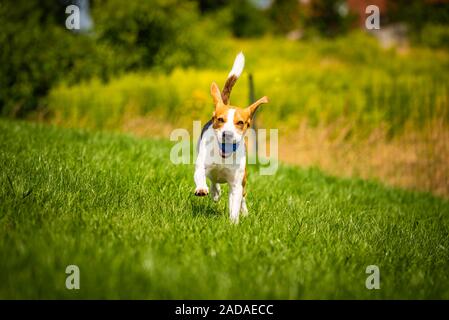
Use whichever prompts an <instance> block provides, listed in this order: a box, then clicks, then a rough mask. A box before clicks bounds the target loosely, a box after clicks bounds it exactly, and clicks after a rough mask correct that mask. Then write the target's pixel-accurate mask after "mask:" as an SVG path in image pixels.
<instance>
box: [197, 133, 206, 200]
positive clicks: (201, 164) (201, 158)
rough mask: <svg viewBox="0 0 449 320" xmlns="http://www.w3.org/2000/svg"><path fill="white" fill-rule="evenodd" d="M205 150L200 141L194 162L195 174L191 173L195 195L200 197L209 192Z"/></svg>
mask: <svg viewBox="0 0 449 320" xmlns="http://www.w3.org/2000/svg"><path fill="white" fill-rule="evenodd" d="M205 161H206V150H205V145H204V143H203V141H202V143H201V145H200V150H199V153H198V157H197V158H196V162H195V174H194V175H193V179H194V180H195V186H196V188H195V195H196V196H199V197H202V196H206V195H208V194H209V188H208V187H207V182H206V164H205Z"/></svg>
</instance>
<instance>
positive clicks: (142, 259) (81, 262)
mask: <svg viewBox="0 0 449 320" xmlns="http://www.w3.org/2000/svg"><path fill="white" fill-rule="evenodd" d="M0 136H1V139H0V166H1V170H0V172H1V173H0V181H1V189H0V298H13V299H15V298H149V299H153V298H199V299H203V298H235V299H240V298H275V299H278V298H283V299H297V298H370V299H371V298H372V299H379V298H400V299H402V298H419V299H421V298H445V299H449V203H448V202H447V201H445V200H442V199H439V198H436V197H433V196H431V195H429V194H419V193H411V192H407V191H402V190H398V189H393V188H387V187H384V186H382V185H380V184H377V183H373V182H367V181H363V180H356V179H337V178H333V177H330V176H326V175H324V174H322V173H320V172H319V171H318V170H312V169H311V170H304V169H300V168H294V167H288V166H281V167H280V169H279V170H278V172H277V174H276V175H275V176H259V175H257V172H256V170H254V169H253V170H252V172H251V175H250V179H249V189H248V191H249V196H248V205H249V210H250V214H249V216H248V217H247V218H244V219H242V221H241V223H240V224H239V225H237V226H235V225H231V224H230V223H229V219H228V216H227V214H226V213H225V212H226V201H225V200H224V199H221V201H220V203H219V204H213V203H212V202H211V201H210V200H209V199H204V198H195V197H194V196H193V189H194V186H193V179H192V174H193V166H175V165H172V164H171V163H170V161H169V150H170V146H171V145H170V143H169V142H167V141H164V140H160V141H157V140H147V139H138V138H134V137H131V136H126V135H119V134H111V133H109V134H107V133H92V132H85V131H80V130H72V129H61V128H55V127H48V126H41V125H37V124H29V123H25V122H12V121H6V120H0ZM225 196H226V195H225ZM70 264H76V265H78V266H79V268H80V272H81V283H80V284H81V288H80V290H71V291H70V290H67V289H66V288H65V279H66V274H65V268H66V266H67V265H70ZM372 264H374V265H378V266H379V268H380V272H381V289H380V290H367V289H366V288H365V279H366V277H367V274H365V268H366V266H368V265H372Z"/></svg>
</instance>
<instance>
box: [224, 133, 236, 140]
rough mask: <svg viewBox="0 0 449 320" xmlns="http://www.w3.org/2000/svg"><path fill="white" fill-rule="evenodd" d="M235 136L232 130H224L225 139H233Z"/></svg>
mask: <svg viewBox="0 0 449 320" xmlns="http://www.w3.org/2000/svg"><path fill="white" fill-rule="evenodd" d="M233 136H234V134H233V133H232V131H223V140H231V139H232V138H233Z"/></svg>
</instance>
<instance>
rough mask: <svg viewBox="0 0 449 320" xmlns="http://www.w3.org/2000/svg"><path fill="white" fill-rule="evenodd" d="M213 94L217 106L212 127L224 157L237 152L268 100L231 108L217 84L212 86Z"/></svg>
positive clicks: (262, 99)
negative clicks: (255, 116) (258, 110)
mask: <svg viewBox="0 0 449 320" xmlns="http://www.w3.org/2000/svg"><path fill="white" fill-rule="evenodd" d="M211 94H212V98H213V100H214V105H215V110H214V113H213V117H212V127H213V129H214V132H215V135H216V137H217V139H218V142H219V143H220V144H221V152H222V156H224V155H228V154H229V153H232V152H233V151H235V149H236V148H237V147H238V144H239V143H240V142H241V141H242V139H243V137H244V135H245V132H246V130H247V129H248V128H249V127H250V126H251V121H252V119H253V117H254V114H255V112H256V110H257V108H258V107H259V106H260V105H261V104H262V103H267V102H268V98H267V97H263V98H260V99H259V100H257V101H256V102H254V103H253V104H251V105H250V106H249V107H246V108H239V107H235V106H231V105H230V104H229V103H225V102H223V99H222V94H221V92H220V89H219V88H218V86H217V84H216V83H215V82H213V83H212V85H211ZM226 100H228V99H226Z"/></svg>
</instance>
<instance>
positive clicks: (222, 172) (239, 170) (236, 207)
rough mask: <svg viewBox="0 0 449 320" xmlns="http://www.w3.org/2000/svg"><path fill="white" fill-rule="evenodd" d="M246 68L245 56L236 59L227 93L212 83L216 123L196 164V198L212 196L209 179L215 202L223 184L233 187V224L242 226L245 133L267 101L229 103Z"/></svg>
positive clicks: (207, 133)
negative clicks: (240, 221)
mask: <svg viewBox="0 0 449 320" xmlns="http://www.w3.org/2000/svg"><path fill="white" fill-rule="evenodd" d="M244 64H245V57H244V56H243V53H241V52H240V53H239V54H238V55H237V57H236V58H235V61H234V65H233V67H232V70H231V72H230V73H229V75H228V78H227V80H226V83H225V85H224V88H223V90H222V91H221V92H220V89H219V88H218V86H217V84H216V83H215V82H212V85H211V89H210V90H211V95H212V98H213V102H214V108H215V109H214V112H213V114H212V119H211V120H209V122H207V123H206V125H205V126H204V127H203V129H202V132H201V136H200V139H199V141H198V146H197V150H198V156H197V159H196V162H195V174H194V180H195V185H196V189H195V195H196V196H199V197H201V196H206V195H208V194H209V188H208V186H207V182H206V177H207V178H209V180H210V194H211V197H212V199H213V200H214V201H218V200H219V199H220V193H221V191H220V184H223V183H227V184H228V185H229V203H228V207H229V216H230V219H231V222H233V223H238V222H239V215H240V213H241V214H242V215H245V216H246V215H247V214H248V208H247V206H246V200H245V197H246V190H245V186H246V177H247V173H246V162H247V161H246V154H247V151H246V149H247V146H246V141H245V139H244V136H245V133H246V132H247V130H248V128H249V127H250V126H251V121H252V119H253V116H254V114H255V112H256V110H257V108H258V107H259V106H260V105H261V104H262V103H267V102H268V99H267V97H263V98H261V99H259V100H257V101H256V102H254V103H253V104H252V105H250V106H249V107H246V108H239V107H236V106H233V105H231V104H230V103H229V96H230V94H231V90H232V87H233V86H234V84H235V83H236V81H237V79H238V78H239V77H240V75H241V74H242V71H243V67H244Z"/></svg>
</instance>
